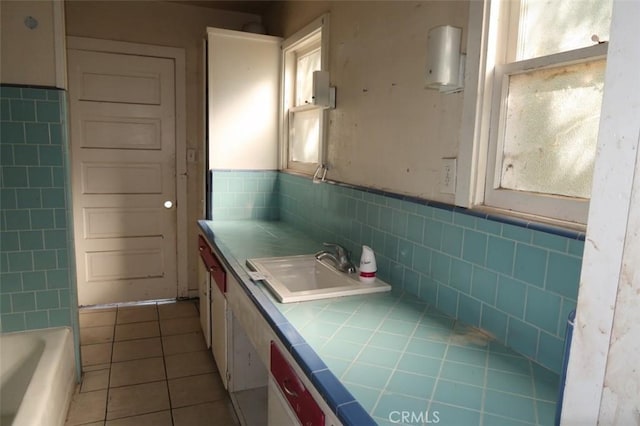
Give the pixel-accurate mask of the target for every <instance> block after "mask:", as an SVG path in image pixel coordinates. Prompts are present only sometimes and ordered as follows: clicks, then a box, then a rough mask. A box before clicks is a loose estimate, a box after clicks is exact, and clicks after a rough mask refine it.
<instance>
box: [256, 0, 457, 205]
mask: <svg viewBox="0 0 640 426" xmlns="http://www.w3.org/2000/svg"><path fill="white" fill-rule="evenodd" d="M327 11H328V12H330V14H331V17H330V20H331V21H330V31H329V34H330V35H329V38H330V52H329V70H330V74H331V84H332V85H335V86H336V87H337V96H336V97H337V104H338V105H337V109H335V110H332V111H330V112H329V113H328V114H329V115H328V117H329V125H328V161H329V163H330V166H331V169H330V171H329V173H328V177H329V178H330V179H334V180H338V181H342V182H348V183H352V184H356V185H363V186H368V187H374V188H380V189H385V190H389V191H392V192H396V193H400V194H409V195H414V196H419V197H422V198H426V199H430V200H437V201H442V202H448V203H451V204H453V195H451V194H443V193H440V191H439V186H440V184H439V180H440V167H441V158H443V157H455V156H456V155H457V152H458V138H459V135H458V133H459V129H460V126H461V114H462V94H461V93H459V94H452V95H442V94H439V93H438V92H435V91H432V90H427V89H424V70H425V66H426V42H427V33H428V30H429V29H430V28H432V27H435V26H438V25H445V24H448V25H454V26H456V27H460V28H465V27H466V25H467V20H468V3H467V2H463V1H430V2H426V1H380V2H358V1H336V2H287V3H284V4H281V3H279V4H277V7H275V8H274V9H273V10H271V13H270V14H269V15H268V16H267V17H266V18H265V22H266V23H267V27H268V28H270V29H271V30H272V32H273V33H274V34H276V35H280V36H284V37H287V36H290V35H291V34H293V33H294V32H295V31H297V30H299V29H300V28H302V27H303V26H304V25H305V24H307V23H308V22H310V21H311V20H312V19H313V18H316V17H317V16H319V15H320V14H321V13H323V12H327ZM465 38H466V34H464V31H463V41H462V45H463V46H466V41H465Z"/></svg>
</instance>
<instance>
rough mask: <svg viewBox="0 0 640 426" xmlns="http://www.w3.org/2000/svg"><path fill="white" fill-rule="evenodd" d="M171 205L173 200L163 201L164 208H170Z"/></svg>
mask: <svg viewBox="0 0 640 426" xmlns="http://www.w3.org/2000/svg"><path fill="white" fill-rule="evenodd" d="M171 207H173V202H172V201H171V200H167V201H165V202H164V208H165V209H170V208H171Z"/></svg>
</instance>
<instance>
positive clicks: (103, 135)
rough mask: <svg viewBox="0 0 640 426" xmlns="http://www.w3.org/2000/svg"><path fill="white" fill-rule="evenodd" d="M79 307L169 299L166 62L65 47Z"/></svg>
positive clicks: (172, 253) (171, 238) (171, 118)
mask: <svg viewBox="0 0 640 426" xmlns="http://www.w3.org/2000/svg"><path fill="white" fill-rule="evenodd" d="M68 63H69V99H70V123H71V125H70V131H71V159H72V160H71V162H72V167H71V170H72V188H73V213H74V222H75V226H74V229H75V246H76V263H77V272H78V277H77V280H78V301H79V303H80V305H93V304H103V303H115V302H131V301H141V300H152V299H165V298H175V297H176V296H177V293H178V284H177V267H176V265H177V261H176V207H175V204H176V159H175V155H176V143H175V141H176V102H175V68H174V67H175V65H174V61H173V60H172V59H167V58H158V57H151V56H136V55H131V54H120V53H111V52H103V51H91V50H80V49H69V50H68Z"/></svg>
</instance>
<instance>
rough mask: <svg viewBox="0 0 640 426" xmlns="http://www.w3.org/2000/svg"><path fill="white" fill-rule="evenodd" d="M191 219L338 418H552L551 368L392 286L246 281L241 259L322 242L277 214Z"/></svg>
mask: <svg viewBox="0 0 640 426" xmlns="http://www.w3.org/2000/svg"><path fill="white" fill-rule="evenodd" d="M199 225H200V227H201V229H202V230H203V232H204V233H205V234H206V236H207V237H208V239H209V241H210V243H212V244H214V245H216V247H217V248H218V249H219V251H220V252H221V253H222V255H223V256H225V258H226V259H224V260H226V263H227V265H226V266H227V267H228V268H229V269H231V270H232V271H233V272H234V275H236V278H238V280H239V282H240V283H242V284H244V286H245V290H247V292H248V293H249V295H250V296H251V298H252V299H253V300H254V302H255V303H256V305H257V306H258V308H259V309H260V310H261V312H262V313H263V315H264V316H265V318H266V319H267V321H268V322H269V323H270V324H271V326H272V327H273V328H274V330H275V331H276V333H277V334H278V335H279V336H280V337H281V338H282V339H283V343H284V344H285V346H287V348H288V349H289V350H290V351H291V353H292V355H293V356H294V358H295V359H296V360H297V362H298V363H299V364H300V366H301V368H302V369H303V370H304V371H305V373H306V374H307V375H308V376H309V379H310V380H311V381H312V383H314V385H315V386H316V387H317V388H318V391H319V392H320V393H321V394H322V395H323V397H324V398H325V400H326V401H327V403H328V404H329V406H330V407H331V408H332V409H334V410H335V411H336V413H337V414H338V416H339V418H340V419H341V420H342V421H343V422H344V423H345V424H354V425H358V426H360V425H363V424H371V423H372V421H371V418H372V419H373V421H375V422H376V423H377V424H380V425H397V424H410V425H415V424H424V423H438V424H440V425H463V426H464V425H485V426H486V425H488V426H493V425H536V424H539V425H551V424H553V421H554V413H555V405H556V395H557V383H558V377H557V375H555V374H554V373H551V372H549V371H548V370H545V369H543V368H542V367H539V366H538V365H537V364H535V363H532V362H531V361H529V360H528V359H526V358H523V357H521V356H519V355H518V354H516V353H515V352H513V351H511V350H510V349H508V348H506V347H504V346H503V345H501V344H499V343H497V342H495V341H491V339H490V338H489V337H488V336H486V335H485V334H483V333H482V332H480V331H478V330H477V329H475V328H472V327H468V326H465V325H464V324H461V323H459V322H456V321H455V320H454V319H452V318H450V317H447V316H445V315H444V314H442V313H440V312H439V311H437V310H435V309H434V308H432V307H430V306H429V305H428V304H426V303H424V302H422V301H419V300H418V299H417V298H415V297H413V296H410V295H406V294H403V293H402V292H401V291H392V292H390V293H383V294H375V295H367V296H351V297H343V298H336V299H325V300H318V301H313V302H301V303H293V304H280V303H277V302H275V300H274V299H273V297H271V295H270V294H269V292H268V291H267V290H266V289H265V288H264V287H263V286H262V284H255V283H253V282H251V281H250V280H249V278H248V275H247V273H246V266H245V262H246V259H248V258H253V257H271V256H286V255H293V254H308V253H314V252H316V251H317V250H319V249H320V247H321V242H318V241H313V240H311V239H309V238H308V237H307V236H305V235H304V234H302V233H300V232H299V231H297V230H295V229H294V228H292V227H290V226H288V225H287V224H285V223H283V222H262V221H222V222H211V221H200V222H199ZM390 284H391V285H393V283H390ZM327 368H328V371H327ZM338 381H339V382H338ZM343 386H344V388H346V389H347V390H348V391H349V392H348V393H347V392H344V389H343ZM349 393H350V394H351V395H349ZM352 396H353V397H352ZM354 398H355V400H357V402H358V403H354V401H353V399H354ZM362 409H364V411H366V412H367V413H368V414H369V415H370V416H371V418H368V416H366V414H365V413H363V412H362Z"/></svg>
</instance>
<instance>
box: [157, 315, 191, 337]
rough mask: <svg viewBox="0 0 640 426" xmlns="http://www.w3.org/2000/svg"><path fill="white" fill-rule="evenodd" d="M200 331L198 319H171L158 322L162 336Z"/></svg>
mask: <svg viewBox="0 0 640 426" xmlns="http://www.w3.org/2000/svg"><path fill="white" fill-rule="evenodd" d="M198 330H200V318H199V317H185V318H171V319H164V320H162V319H161V320H160V331H161V332H162V335H163V336H170V335H172V334H184V333H192V332H195V331H198Z"/></svg>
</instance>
